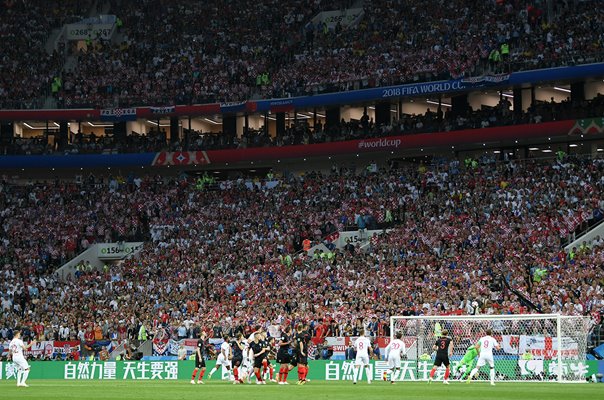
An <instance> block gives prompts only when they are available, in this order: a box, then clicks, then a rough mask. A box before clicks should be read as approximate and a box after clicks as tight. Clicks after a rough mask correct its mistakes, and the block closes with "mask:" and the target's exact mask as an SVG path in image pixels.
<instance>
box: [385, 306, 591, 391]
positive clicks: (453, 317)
mask: <svg viewBox="0 0 604 400" xmlns="http://www.w3.org/2000/svg"><path fill="white" fill-rule="evenodd" d="M572 318H587V317H585V316H567V315H562V314H503V315H490V314H478V315H419V316H418V315H415V316H403V315H393V316H391V317H390V341H392V340H394V335H395V321H396V320H419V321H442V320H450V321H469V320H477V321H497V320H509V321H514V320H515V321H522V320H526V321H528V320H546V319H547V320H555V321H556V337H557V339H558V340H557V343H558V347H557V348H556V349H555V350H556V352H557V356H556V361H557V368H558V371H557V372H558V373H557V380H556V381H557V382H558V383H566V382H568V383H576V382H577V381H565V380H563V379H562V378H563V364H562V340H561V337H562V321H563V320H569V319H572ZM582 361H585V360H582ZM523 382H526V381H523Z"/></svg>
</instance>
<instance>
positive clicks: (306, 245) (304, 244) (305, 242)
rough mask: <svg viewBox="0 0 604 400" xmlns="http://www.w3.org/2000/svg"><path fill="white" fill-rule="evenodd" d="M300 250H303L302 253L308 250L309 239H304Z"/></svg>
mask: <svg viewBox="0 0 604 400" xmlns="http://www.w3.org/2000/svg"><path fill="white" fill-rule="evenodd" d="M302 249H304V251H308V250H310V239H309V238H306V239H304V240H303V241H302Z"/></svg>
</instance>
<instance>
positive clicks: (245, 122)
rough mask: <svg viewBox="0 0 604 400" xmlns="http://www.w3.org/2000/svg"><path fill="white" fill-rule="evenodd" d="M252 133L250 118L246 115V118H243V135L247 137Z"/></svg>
mask: <svg viewBox="0 0 604 400" xmlns="http://www.w3.org/2000/svg"><path fill="white" fill-rule="evenodd" d="M249 131H250V116H249V115H248V114H245V116H244V117H243V133H244V134H245V135H247V133H248V132H249Z"/></svg>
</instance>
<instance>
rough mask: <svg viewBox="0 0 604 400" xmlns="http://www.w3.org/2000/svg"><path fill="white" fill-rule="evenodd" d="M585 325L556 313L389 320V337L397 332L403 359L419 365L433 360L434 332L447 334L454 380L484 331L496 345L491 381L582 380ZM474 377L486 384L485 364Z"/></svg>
mask: <svg viewBox="0 0 604 400" xmlns="http://www.w3.org/2000/svg"><path fill="white" fill-rule="evenodd" d="M591 327H592V321H591V319H590V318H588V317H582V316H563V315H559V314H520V315H463V316H459V315H455V316H450V315H435V316H412V317H409V316H393V317H390V335H391V337H390V339H391V340H393V338H394V336H395V335H396V333H397V332H401V333H402V335H403V338H404V341H405V343H406V345H407V349H408V350H407V360H410V361H416V363H415V365H417V366H419V365H420V364H421V363H422V362H423V363H426V362H430V361H433V357H431V355H432V352H433V348H432V346H433V345H434V344H435V342H436V339H437V337H438V336H439V335H440V332H441V331H442V330H444V329H446V330H448V332H449V336H451V337H452V340H453V346H454V347H453V356H452V357H451V365H452V367H453V376H454V377H455V376H457V377H459V375H460V371H458V370H457V367H458V364H459V360H460V359H461V358H462V357H463V356H464V353H466V350H468V348H469V347H470V346H474V345H475V344H476V343H477V342H478V340H479V339H480V338H481V337H483V336H485V335H486V331H487V329H490V330H491V331H492V336H493V337H494V338H495V339H496V340H497V341H498V342H499V344H500V345H501V349H500V350H496V351H494V352H493V354H494V360H495V371H496V377H497V378H496V379H497V380H499V381H508V382H514V381H516V382H585V374H586V373H587V363H586V350H587V338H588V334H589V331H590V329H591ZM474 363H476V360H474ZM417 368H418V369H419V367H417ZM470 368H472V367H471V366H470ZM456 374H457V375H456ZM416 376H418V377H419V376H420V374H419V373H416ZM476 378H477V380H481V381H486V380H488V379H489V374H488V366H486V367H485V369H482V372H480V373H479V374H478V375H477V377H476Z"/></svg>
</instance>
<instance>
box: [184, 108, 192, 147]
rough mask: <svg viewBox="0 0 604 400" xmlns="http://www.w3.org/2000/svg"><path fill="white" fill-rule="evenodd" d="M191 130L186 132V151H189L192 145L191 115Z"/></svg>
mask: <svg viewBox="0 0 604 400" xmlns="http://www.w3.org/2000/svg"><path fill="white" fill-rule="evenodd" d="M188 119H189V129H187V130H186V131H185V149H186V150H189V146H190V145H191V116H190V115H189V118H188Z"/></svg>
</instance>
